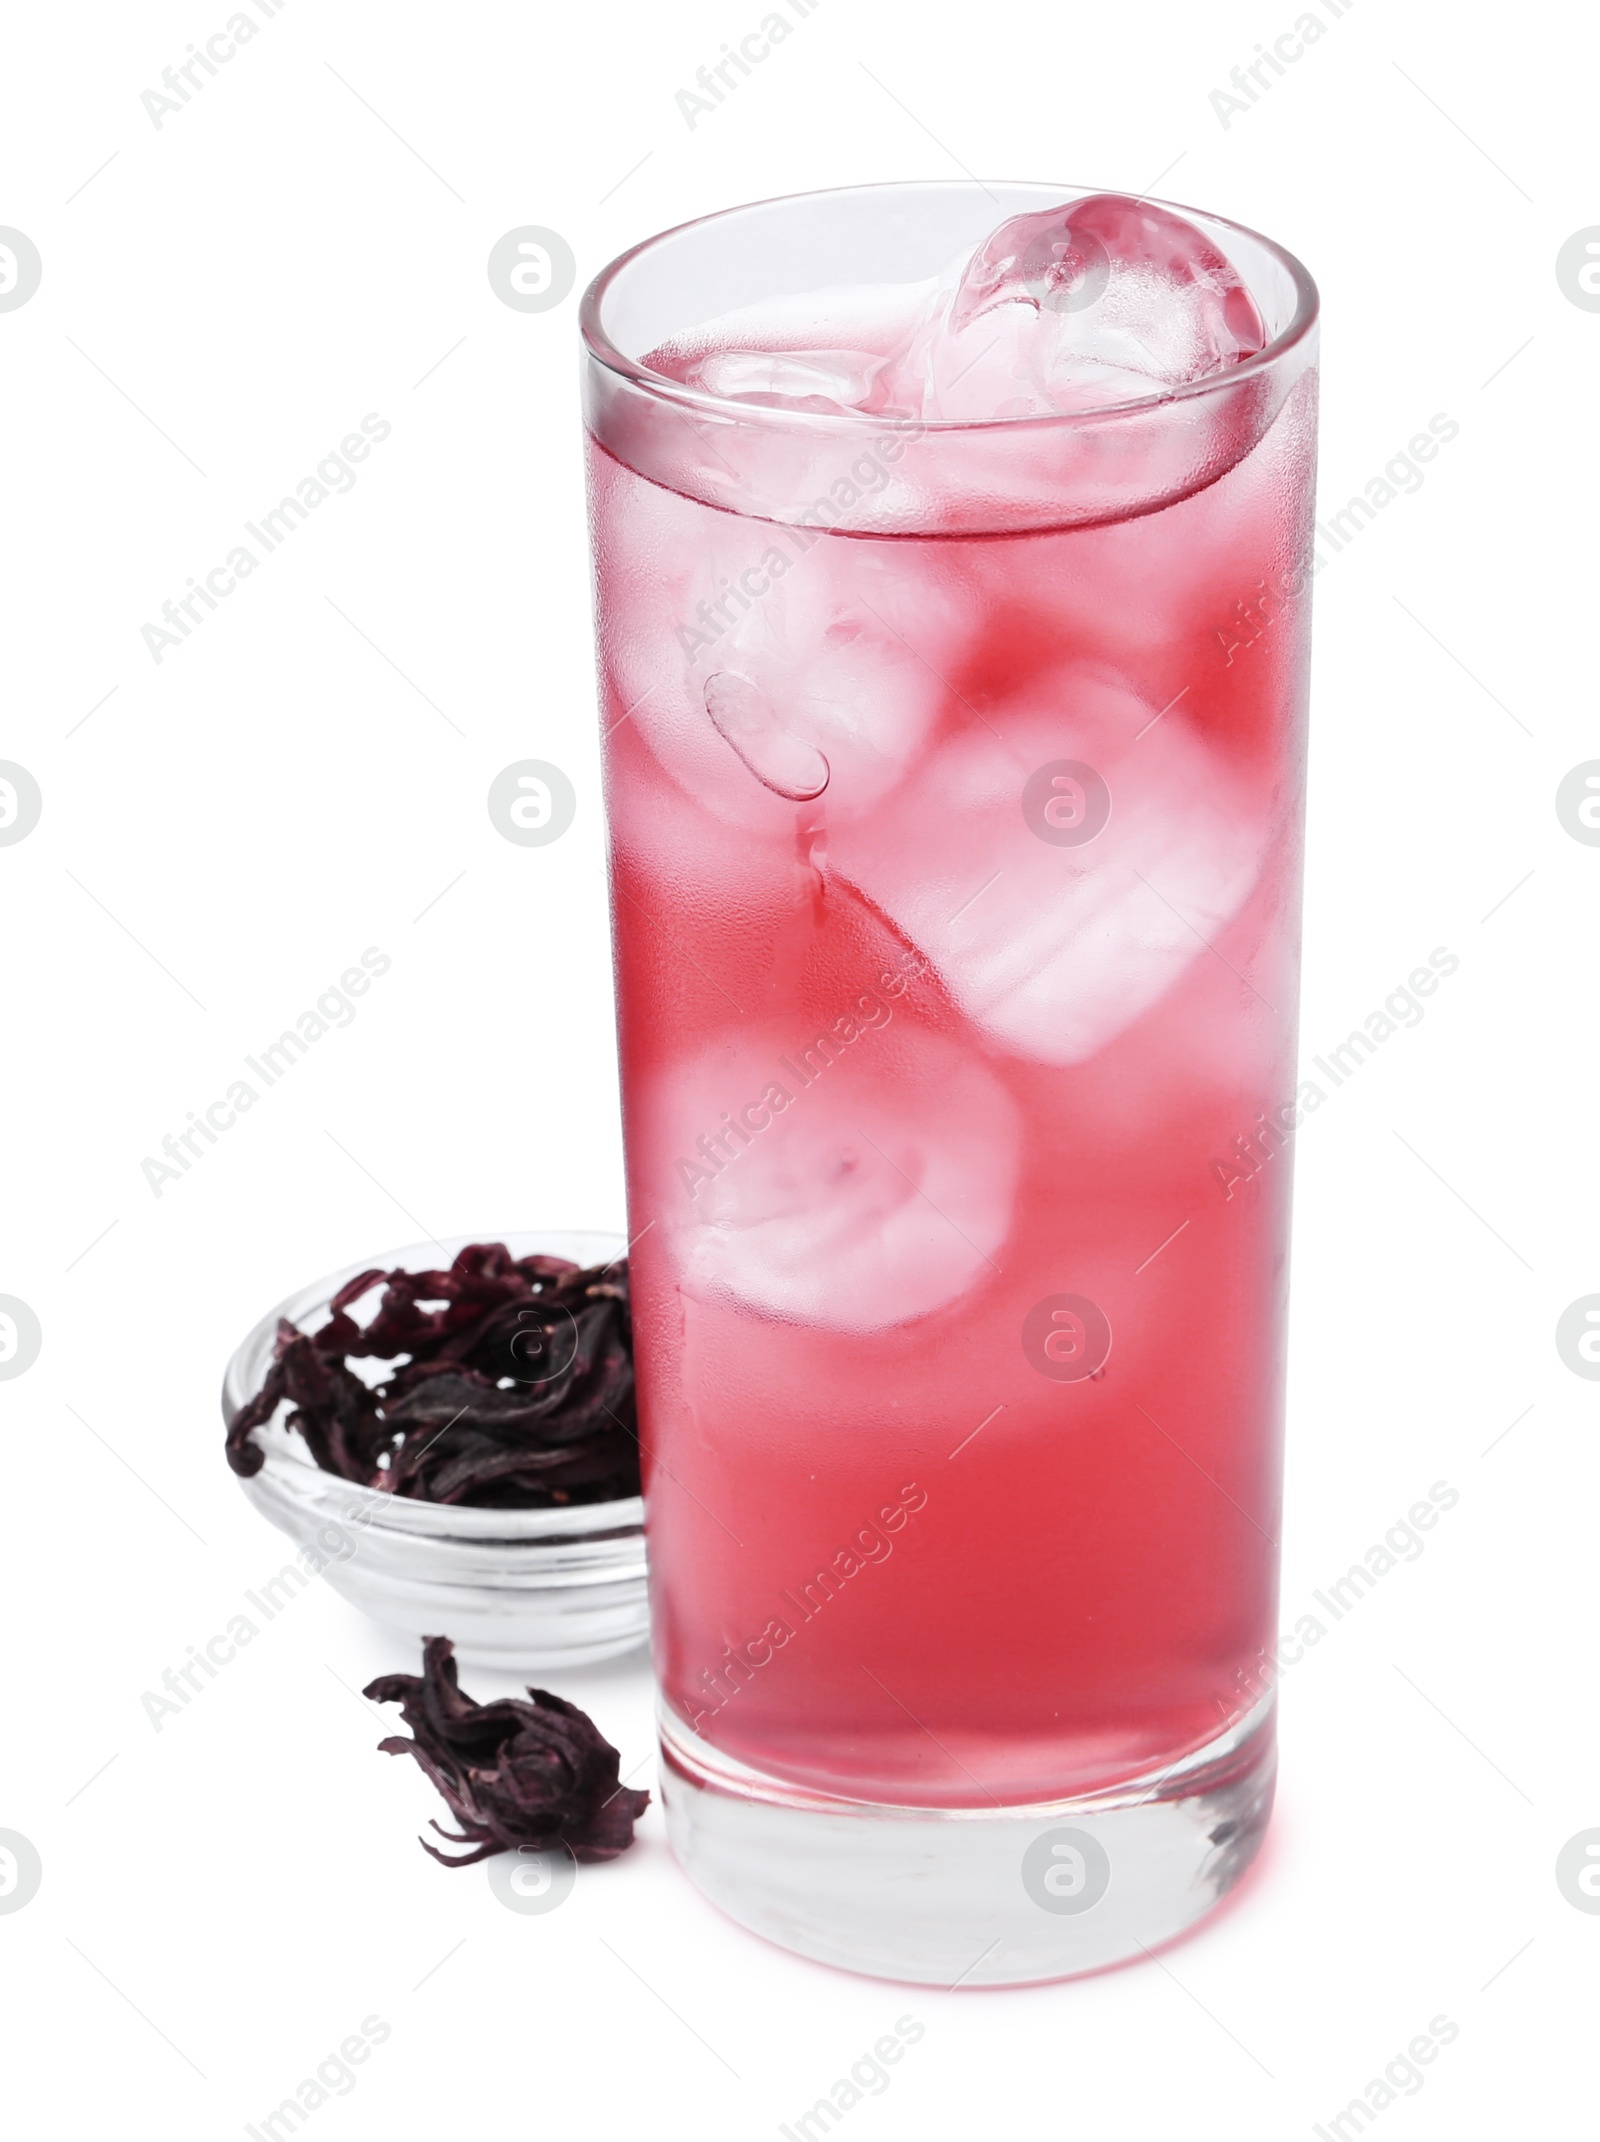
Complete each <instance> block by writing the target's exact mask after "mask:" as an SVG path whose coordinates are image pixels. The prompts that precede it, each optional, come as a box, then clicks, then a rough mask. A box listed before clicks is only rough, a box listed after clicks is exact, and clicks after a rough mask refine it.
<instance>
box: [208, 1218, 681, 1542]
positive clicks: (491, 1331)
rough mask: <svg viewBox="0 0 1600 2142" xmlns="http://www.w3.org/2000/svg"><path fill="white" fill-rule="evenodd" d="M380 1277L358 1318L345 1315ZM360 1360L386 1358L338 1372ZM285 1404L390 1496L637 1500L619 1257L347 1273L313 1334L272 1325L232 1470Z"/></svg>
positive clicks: (248, 1463) (295, 1424)
mask: <svg viewBox="0 0 1600 2142" xmlns="http://www.w3.org/2000/svg"><path fill="white" fill-rule="evenodd" d="M379 1285H381V1286H382V1288H383V1294H382V1297H381V1299H380V1301H379V1303H378V1307H377V1310H376V1312H375V1314H374V1315H373V1317H372V1320H371V1321H370V1323H368V1324H367V1325H366V1326H365V1327H363V1326H362V1325H360V1324H358V1323H357V1322H356V1320H355V1318H354V1317H353V1316H352V1315H351V1314H350V1310H351V1308H352V1306H353V1305H354V1304H355V1303H356V1302H358V1301H360V1300H361V1298H362V1297H363V1296H364V1295H366V1294H368V1293H370V1292H371V1290H372V1289H373V1288H374V1287H376V1286H379ZM424 1304H427V1305H428V1306H426V1307H424V1306H423V1305H424ZM359 1358H367V1359H372V1360H383V1361H390V1362H393V1363H394V1364H395V1366H394V1367H393V1368H392V1369H391V1370H390V1371H389V1373H388V1374H387V1376H386V1378H385V1380H384V1381H383V1382H381V1383H378V1384H376V1385H368V1384H367V1383H365V1382H364V1381H363V1380H362V1379H361V1378H360V1377H358V1376H356V1375H355V1374H354V1373H353V1372H352V1371H351V1369H350V1368H349V1367H348V1366H347V1363H348V1362H349V1361H351V1360H355V1359H359ZM285 1400H287V1401H288V1402H289V1403H290V1405H291V1406H292V1408H293V1410H292V1412H291V1413H290V1415H289V1420H288V1425H289V1426H290V1427H291V1428H292V1429H295V1430H296V1431H298V1433H300V1434H301V1435H302V1436H303V1437H304V1438H305V1442H306V1447H307V1449H308V1450H309V1451H310V1453H311V1455H312V1457H313V1458H314V1459H315V1461H316V1463H317V1464H318V1465H319V1466H321V1467H322V1468H323V1469H324V1470H325V1471H328V1472H333V1473H337V1474H339V1475H341V1476H342V1477H343V1478H345V1479H348V1480H357V1481H360V1482H361V1483H362V1484H364V1485H368V1486H375V1487H381V1488H384V1489H386V1490H388V1491H390V1492H392V1493H394V1494H400V1495H409V1496H413V1497H416V1498H419V1499H422V1500H428V1501H439V1502H461V1503H467V1504H476V1505H480V1506H483V1507H493V1508H502V1509H525V1508H549V1507H552V1506H554V1505H557V1504H561V1503H585V1502H602V1501H610V1500H617V1499H619V1498H621V1497H625V1496H632V1495H636V1494H637V1493H638V1492H639V1457H638V1438H637V1435H636V1432H635V1415H634V1384H633V1331H632V1321H631V1315H630V1309H629V1300H628V1274H627V1266H626V1264H625V1263H619V1264H616V1265H609V1266H595V1267H593V1268H592V1269H590V1270H588V1271H583V1270H580V1269H579V1268H578V1267H577V1266H576V1265H573V1264H569V1263H568V1262H566V1260H565V1259H563V1258H559V1257H524V1258H521V1259H516V1258H513V1257H512V1256H511V1253H510V1251H509V1250H508V1249H507V1248H506V1247H505V1245H504V1244H503V1243H498V1242H480V1243H474V1244H472V1245H471V1246H470V1247H468V1248H467V1249H465V1250H463V1251H462V1252H461V1254H460V1256H459V1257H457V1259H456V1260H455V1262H454V1264H452V1265H451V1266H450V1268H449V1269H448V1270H446V1271H428V1272H404V1271H393V1272H383V1271H379V1270H377V1269H376V1268H374V1269H370V1270H368V1271H365V1272H361V1273H358V1274H357V1275H356V1276H355V1277H354V1278H353V1279H350V1280H348V1281H347V1282H346V1283H345V1285H344V1286H342V1287H341V1288H340V1289H339V1291H338V1293H337V1294H336V1295H335V1296H334V1298H333V1301H332V1303H331V1305H330V1315H329V1319H328V1322H327V1323H326V1324H324V1325H323V1326H322V1328H321V1329H320V1330H319V1331H316V1332H314V1333H311V1334H305V1333H302V1332H299V1331H297V1330H296V1329H295V1327H294V1326H293V1325H292V1324H288V1323H284V1324H281V1325H280V1327H279V1332H278V1341H277V1351H276V1355H275V1358H274V1361H273V1364H272V1367H271V1369H270V1370H269V1372H268V1377H267V1381H266V1383H265V1385H264V1386H263V1388H262V1390H261V1391H260V1392H259V1393H258V1394H257V1395H256V1397H255V1398H253V1399H251V1400H250V1401H249V1403H248V1404H247V1405H245V1406H244V1407H242V1408H241V1409H240V1411H239V1413H238V1414H237V1415H236V1416H235V1418H234V1420H233V1421H232V1423H231V1424H230V1427H229V1431H228V1441H227V1456H228V1462H229V1464H230V1465H231V1466H232V1467H233V1469H234V1470H235V1472H239V1473H242V1474H244V1475H245V1476H246V1477H248V1476H249V1475H250V1474H251V1473H253V1472H255V1471H257V1470H259V1468H260V1464H261V1454H260V1451H259V1448H258V1446H257V1445H256V1444H255V1443H254V1441H253V1440H252V1438H253V1435H254V1432H255V1430H256V1429H257V1428H259V1427H262V1426H264V1425H265V1423H266V1422H268V1421H269V1420H271V1419H272V1417H273V1415H274V1413H275V1412H276V1411H277V1409H278V1407H279V1405H280V1404H281V1403H282V1402H283V1401H285Z"/></svg>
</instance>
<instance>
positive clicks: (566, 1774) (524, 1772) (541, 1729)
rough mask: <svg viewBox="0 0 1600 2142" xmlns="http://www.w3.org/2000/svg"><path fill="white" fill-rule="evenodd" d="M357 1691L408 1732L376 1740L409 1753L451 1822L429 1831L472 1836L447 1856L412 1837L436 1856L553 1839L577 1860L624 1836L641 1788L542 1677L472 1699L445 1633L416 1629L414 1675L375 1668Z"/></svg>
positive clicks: (612, 1854)
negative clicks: (390, 1712)
mask: <svg viewBox="0 0 1600 2142" xmlns="http://www.w3.org/2000/svg"><path fill="white" fill-rule="evenodd" d="M365 1693H366V1695H367V1696H368V1698H369V1699H370V1700H371V1701H372V1702H374V1703H398V1704H399V1706H400V1713H401V1716H402V1717H403V1718H404V1719H405V1722H406V1724H407V1725H408V1726H410V1728H411V1730H412V1733H413V1734H414V1736H415V1738H414V1739H411V1740H406V1739H405V1738H404V1737H403V1736H401V1735H395V1736H392V1737H391V1738H389V1739H387V1740H384V1741H380V1742H379V1747H380V1748H381V1749H382V1750H383V1752H384V1753H385V1754H388V1755H410V1756H413V1757H414V1758H415V1759H416V1761H417V1763H418V1765H419V1766H420V1767H421V1769H422V1770H423V1771H424V1772H425V1773H426V1774H427V1776H428V1777H429V1778H430V1779H431V1780H432V1782H433V1784H434V1785H435V1786H436V1787H437V1788H438V1790H439V1792H440V1794H441V1795H442V1796H443V1798H444V1801H445V1804H446V1805H447V1806H448V1808H449V1809H450V1812H451V1814H452V1815H453V1816H454V1817H455V1819H456V1822H457V1824H458V1826H459V1829H458V1833H457V1834H456V1835H454V1836H452V1835H451V1833H450V1832H449V1831H447V1830H442V1829H440V1830H439V1834H440V1836H441V1837H444V1838H445V1839H446V1840H447V1842H450V1843H454V1844H465V1845H470V1846H472V1847H474V1849H473V1850H472V1851H470V1852H468V1853H466V1854H465V1855H457V1856H451V1857H447V1856H446V1855H445V1854H444V1853H442V1852H440V1851H438V1850H436V1848H435V1847H434V1846H432V1845H430V1844H429V1843H428V1841H427V1839H426V1838H422V1839H420V1840H419V1842H420V1843H421V1844H422V1847H423V1849H424V1850H425V1851H428V1852H432V1853H433V1856H434V1858H435V1859H437V1860H440V1861H442V1862H443V1864H444V1865H445V1866H447V1867H468V1866H473V1865H475V1864H476V1863H477V1861H479V1860H480V1859H487V1858H489V1857H490V1855H491V1854H493V1853H495V1852H509V1851H515V1850H516V1849H517V1848H518V1847H519V1846H526V1847H528V1848H530V1849H532V1850H535V1851H542V1850H548V1849H550V1848H552V1847H554V1846H555V1845H558V1844H560V1845H565V1846H566V1847H567V1848H568V1850H569V1851H570V1852H571V1853H572V1856H573V1857H574V1859H577V1860H581V1861H595V1860H606V1859H615V1858H616V1856H617V1855H618V1853H619V1852H624V1851H626V1850H627V1848H628V1846H629V1845H630V1844H632V1842H633V1826H634V1824H635V1823H636V1822H637V1821H638V1819H639V1817H640V1816H641V1815H642V1814H643V1813H644V1811H645V1809H646V1808H647V1807H648V1806H649V1804H650V1795H649V1794H648V1793H647V1792H638V1791H634V1790H632V1789H630V1788H629V1787H627V1786H624V1785H623V1784H621V1782H620V1781H619V1778H618V1767H619V1763H620V1758H619V1757H618V1754H617V1751H616V1749H615V1748H613V1747H612V1746H611V1744H610V1742H609V1741H607V1740H605V1739H604V1738H603V1737H602V1736H601V1734H600V1733H599V1731H598V1730H597V1729H596V1727H595V1724H594V1722H593V1720H592V1719H591V1718H589V1717H588V1716H587V1714H586V1713H585V1712H583V1711H580V1710H579V1709H578V1707H577V1705H576V1704H574V1703H568V1702H566V1701H564V1700H563V1698H562V1697H560V1696H553V1695H551V1694H550V1693H549V1691H548V1690H547V1689H542V1688H530V1689H529V1690H528V1695H529V1697H530V1698H531V1701H528V1702H524V1701H523V1700H522V1698H521V1697H519V1696H512V1697H504V1698H502V1699H500V1700H499V1701H498V1702H495V1703H475V1702H474V1701H473V1699H472V1698H471V1697H470V1696H469V1695H467V1694H465V1692H464V1691H463V1690H462V1689H461V1687H460V1685H459V1683H458V1681H457V1678H456V1663H455V1647H454V1645H452V1643H451V1642H450V1640H449V1638H448V1637H444V1636H430V1637H428V1638H426V1639H425V1641H424V1643H423V1651H422V1673H421V1676H420V1677H418V1676H417V1675H416V1674H409V1673H389V1674H380V1675H379V1676H378V1678H377V1679H376V1680H375V1681H370V1682H368V1684H367V1687H366V1691H365ZM434 1828H435V1829H439V1825H438V1824H437V1823H435V1824H434Z"/></svg>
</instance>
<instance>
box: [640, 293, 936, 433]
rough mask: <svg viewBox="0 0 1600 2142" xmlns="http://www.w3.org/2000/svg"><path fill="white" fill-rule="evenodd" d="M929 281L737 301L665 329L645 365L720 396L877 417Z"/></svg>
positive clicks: (887, 397)
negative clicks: (708, 316) (679, 328)
mask: <svg viewBox="0 0 1600 2142" xmlns="http://www.w3.org/2000/svg"><path fill="white" fill-rule="evenodd" d="M936 287H937V286H936V285H935V284H933V283H898V284H895V283H889V284H884V285H882V286H874V285H871V284H860V283H856V284H849V285H845V286H842V287H840V288H838V289H831V290H828V289H824V290H810V291H802V292H791V293H788V294H787V295H784V296H774V297H770V298H767V299H765V300H763V301H762V302H761V303H760V304H757V305H746V306H741V307H739V308H738V309H737V310H736V311H733V312H727V313H722V314H720V315H719V316H718V317H717V318H715V319H713V320H708V321H705V322H704V323H703V324H702V325H700V326H698V327H695V328H693V329H691V330H689V331H688V332H687V333H684V334H680V335H675V336H673V337H672V338H671V339H670V340H668V341H666V342H664V343H662V344H661V345H660V346H659V347H658V348H656V349H653V350H652V351H651V352H650V353H649V355H648V356H647V357H646V358H645V360H644V361H645V363H646V364H647V365H648V366H649V367H650V369H651V370H652V371H654V372H661V373H664V374H665V375H666V377H667V378H669V379H676V380H679V381H680V382H681V383H682V384H683V385H684V386H686V387H697V388H699V389H700V390H701V392H703V393H706V394H714V395H717V396H718V397H720V398H721V399H723V400H727V401H741V402H753V403H756V404H758V405H761V406H764V407H768V408H777V409H796V410H802V411H811V412H813V413H818V414H827V415H838V414H843V413H844V412H845V411H847V410H854V411H857V412H859V413H861V414H863V415H868V416H878V415H882V414H884V413H885V412H886V410H887V407H888V405H889V402H890V400H891V399H892V395H891V391H890V386H889V380H888V374H889V368H890V364H891V360H892V359H893V357H894V355H895V354H896V352H897V351H899V350H902V349H903V348H904V347H905V345H906V343H907V341H908V340H909V338H910V336H911V335H912V334H913V333H914V331H915V328H916V325H917V323H918V320H919V318H920V316H921V314H922V313H923V312H924V311H925V310H926V309H927V307H928V305H929V304H930V302H931V301H932V298H933V296H934V292H935V290H936Z"/></svg>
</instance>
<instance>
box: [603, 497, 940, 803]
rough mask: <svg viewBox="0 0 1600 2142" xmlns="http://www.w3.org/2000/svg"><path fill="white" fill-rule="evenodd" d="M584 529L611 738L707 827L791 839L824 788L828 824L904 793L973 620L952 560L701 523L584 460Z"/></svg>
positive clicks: (909, 548) (885, 545) (704, 518)
mask: <svg viewBox="0 0 1600 2142" xmlns="http://www.w3.org/2000/svg"><path fill="white" fill-rule="evenodd" d="M594 521H595V544H596V550H597V553H598V555H599V557H600V560H601V566H602V573H603V575H604V577H605V579H606V581H607V583H608V584H609V585H610V586H611V587H612V588H614V589H615V591H616V592H615V595H614V597H613V599H612V601H611V603H610V605H609V606H608V610H607V614H606V615H605V617H604V619H603V622H602V653H603V656H604V660H605V665H606V668H607V671H608V673H609V676H610V679H611V689H612V697H613V700H614V701H620V704H619V705H614V706H613V707H611V708H608V713H607V720H608V722H616V721H622V720H626V721H628V722H630V723H632V724H633V725H634V727H635V728H636V730H637V732H638V733H639V735H640V736H642V737H643V738H644V740H645V741H646V742H647V743H648V744H649V746H650V748H651V750H652V751H653V752H654V753H655V755H656V757H657V758H658V759H659V760H660V762H661V764H662V766H663V767H664V768H665V769H666V770H667V772H668V773H669V774H670V775H671V777H672V778H673V779H674V780H675V781H677V782H679V783H680V784H681V785H682V786H683V787H684V788H685V789H686V790H687V791H688V792H689V793H690V794H691V795H693V796H694V797H695V798H696V799H697V800H698V801H699V802H701V803H702V804H703V805H704V807H705V808H706V809H707V810H709V811H710V812H711V813H712V814H713V815H714V816H715V817H717V818H719V819H722V820H723V821H725V822H726V823H728V824H731V825H738V826H744V827H748V828H750V829H751V830H757V831H770V832H772V833H774V834H778V835H785V836H787V835H789V834H792V831H793V827H794V803H795V802H796V801H802V800H806V799H809V798H812V797H815V796H816V795H817V794H818V793H819V792H820V790H821V788H822V787H823V786H824V785H825V786H826V791H827V811H828V816H829V821H830V823H832V822H833V821H834V820H839V821H843V820H844V819H847V818H849V817H852V816H854V815H857V814H859V813H860V812H863V811H869V810H871V809H873V808H875V807H876V805H877V804H878V802H879V801H880V800H881V799H882V798H883V797H884V796H885V795H887V794H888V793H889V792H890V791H891V790H892V789H893V788H894V787H895V786H896V785H897V783H898V782H900V781H901V780H902V779H904V778H905V776H906V774H907V773H908V772H909V771H910V769H911V768H912V766H913V765H914V764H915V763H916V761H917V759H918V758H919V756H920V755H921V754H922V752H923V751H924V749H925V747H926V745H927V743H928V741H929V739H930V737H931V736H932V734H933V732H934V730H935V728H936V727H937V725H938V723H939V721H940V720H941V718H942V716H943V714H944V711H945V709H946V708H947V706H948V705H949V704H950V703H951V700H952V698H953V696H954V695H953V693H952V690H951V687H950V683H949V681H948V680H949V679H950V678H951V677H952V675H953V674H954V672H955V671H956V669H957V667H958V665H959V663H960V662H961V660H962V659H963V657H964V654H965V651H966V648H967V645H968V643H969V640H970V636H971V635H972V633H973V632H974V631H975V629H976V623H977V619H978V617H979V615H980V612H979V611H978V609H977V608H976V606H975V604H974V602H973V600H972V596H971V590H970V582H971V579H972V573H971V570H970V568H969V567H968V566H967V565H965V564H964V563H963V562H962V561H961V560H960V559H959V558H958V557H957V556H956V555H955V554H954V549H953V546H950V545H934V546H929V547H926V548H925V547H924V546H920V545H905V544H899V543H894V542H890V541H871V540H845V539H841V538H839V537H832V536H828V535H825V534H819V533H818V532H817V531H816V530H815V529H814V528H813V529H806V530H796V529H780V528H777V527H774V526H772V525H771V524H769V523H766V522H762V521H750V520H745V519H741V518H738V517H736V516H734V515H731V514H725V513H716V512H712V511H708V510H707V509H706V508H705V507H704V506H700V505H697V504H696V503H695V502H693V501H692V500H688V499H684V498H680V497H678V496H677V495H676V494H675V493H673V492H670V491H666V490H663V489H662V488H661V487H660V486H658V485H652V484H648V483H645V482H643V481H641V480H640V479H639V478H638V477H635V476H633V475H631V474H630V473H629V472H628V471H626V470H623V469H621V468H619V467H618V466H617V464H616V463H614V462H611V461H609V460H608V459H606V458H605V457H602V456H598V455H597V456H596V459H595V479H594ZM930 551H931V553H932V554H931V555H930Z"/></svg>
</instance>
